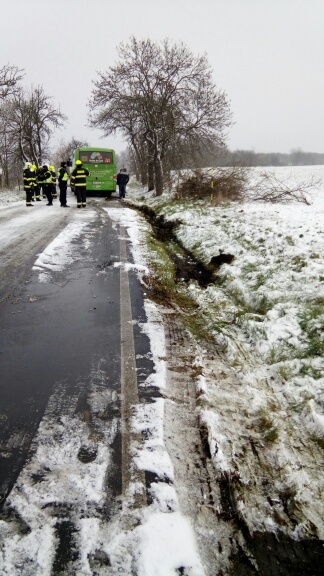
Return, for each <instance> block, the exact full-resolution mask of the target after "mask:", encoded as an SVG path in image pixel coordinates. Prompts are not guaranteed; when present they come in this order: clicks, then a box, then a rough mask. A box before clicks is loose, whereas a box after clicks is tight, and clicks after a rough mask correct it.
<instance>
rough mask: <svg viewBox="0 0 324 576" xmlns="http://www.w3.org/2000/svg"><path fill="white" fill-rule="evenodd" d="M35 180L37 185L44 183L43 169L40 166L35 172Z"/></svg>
mask: <svg viewBox="0 0 324 576" xmlns="http://www.w3.org/2000/svg"><path fill="white" fill-rule="evenodd" d="M36 178H37V184H39V185H42V184H44V181H45V170H44V168H43V167H42V166H41V167H40V168H38V170H37V172H36Z"/></svg>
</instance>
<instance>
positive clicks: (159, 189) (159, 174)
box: [154, 152, 163, 196]
mask: <svg viewBox="0 0 324 576" xmlns="http://www.w3.org/2000/svg"><path fill="white" fill-rule="evenodd" d="M154 171H155V194H156V196H162V194H163V168H162V161H161V158H160V154H159V152H157V153H156V154H155V158H154Z"/></svg>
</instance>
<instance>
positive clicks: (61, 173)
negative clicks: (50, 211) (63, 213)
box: [58, 162, 69, 208]
mask: <svg viewBox="0 0 324 576" xmlns="http://www.w3.org/2000/svg"><path fill="white" fill-rule="evenodd" d="M66 166H67V163H66V162H61V167H60V168H59V170H58V185H59V189H60V202H61V206H62V208H69V206H68V205H67V203H66V190H67V185H68V180H69V174H68V171H67V169H66Z"/></svg>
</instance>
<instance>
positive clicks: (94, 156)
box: [80, 150, 114, 164]
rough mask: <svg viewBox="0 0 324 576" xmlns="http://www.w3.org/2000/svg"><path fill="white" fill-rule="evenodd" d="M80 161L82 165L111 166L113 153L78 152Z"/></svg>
mask: <svg viewBox="0 0 324 576" xmlns="http://www.w3.org/2000/svg"><path fill="white" fill-rule="evenodd" d="M80 160H81V162H83V163H84V164H113V162H114V160H113V153H112V152H103V151H101V152H100V151H95V150H92V151H91V150H89V151H88V150H80Z"/></svg>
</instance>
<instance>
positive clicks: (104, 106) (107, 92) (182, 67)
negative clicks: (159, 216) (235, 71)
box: [89, 37, 231, 195]
mask: <svg viewBox="0 0 324 576" xmlns="http://www.w3.org/2000/svg"><path fill="white" fill-rule="evenodd" d="M119 55H120V61H119V62H118V63H117V64H116V66H114V67H111V68H110V69H109V71H108V72H106V73H104V74H103V73H101V74H99V80H97V81H96V82H95V83H94V84H95V89H94V90H93V92H92V98H91V100H90V103H89V108H90V125H91V126H93V127H96V128H102V129H103V130H104V132H105V134H106V135H108V134H111V133H113V132H115V131H116V130H121V131H122V133H123V134H124V135H125V136H126V137H127V139H128V142H129V144H130V145H131V146H132V147H133V148H134V151H135V155H136V156H137V157H140V152H139V151H140V149H141V150H144V151H145V155H146V162H145V164H146V165H147V169H148V168H149V166H150V168H151V177H154V185H155V191H156V194H157V195H161V194H162V192H163V183H164V182H163V162H164V161H165V160H166V159H167V158H169V159H171V157H172V150H174V148H175V147H181V146H182V147H184V146H185V145H187V144H188V142H190V143H191V145H197V146H198V145H200V143H201V142H203V141H204V142H205V143H206V142H213V143H218V144H221V143H222V142H223V141H224V137H225V134H224V130H225V128H227V127H228V126H230V124H231V114H230V109H229V103H228V101H227V99H226V96H225V94H224V93H223V92H221V91H217V90H216V87H215V85H214V83H213V80H212V71H211V68H210V66H209V64H208V62H207V57H206V55H203V56H197V57H195V56H194V55H193V54H192V53H191V52H190V50H188V48H187V47H186V46H184V45H183V44H179V45H177V44H172V43H170V42H169V41H168V40H164V41H163V42H162V44H161V45H156V44H154V43H153V42H152V41H151V40H142V41H138V40H136V38H134V37H132V38H131V41H130V43H129V44H128V45H123V44H121V45H120V47H119ZM141 162H142V159H141Z"/></svg>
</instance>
